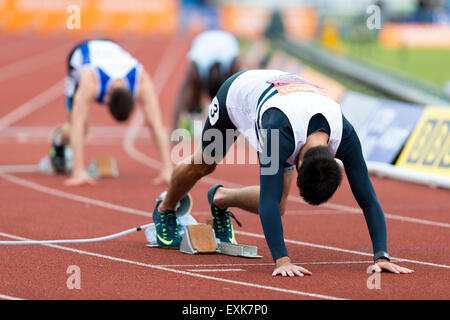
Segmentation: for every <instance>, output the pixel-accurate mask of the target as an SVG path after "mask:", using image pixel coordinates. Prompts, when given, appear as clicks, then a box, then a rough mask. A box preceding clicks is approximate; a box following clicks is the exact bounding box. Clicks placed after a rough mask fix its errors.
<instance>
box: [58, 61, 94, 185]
mask: <svg viewBox="0 0 450 320" xmlns="http://www.w3.org/2000/svg"><path fill="white" fill-rule="evenodd" d="M96 92H97V83H96V80H95V75H94V72H93V71H92V70H90V69H83V70H82V71H81V73H80V81H79V85H78V89H77V92H76V93H75V96H74V98H73V108H72V111H71V113H70V119H69V123H70V146H71V148H72V153H73V169H72V175H71V177H70V178H69V179H67V180H66V181H65V184H66V185H68V186H77V185H81V184H85V183H89V184H93V183H94V180H93V179H92V178H91V177H90V176H89V175H88V173H87V172H86V170H85V167H84V138H85V135H86V133H87V130H88V126H89V112H90V106H91V103H92V101H93V100H94V99H95V94H96Z"/></svg>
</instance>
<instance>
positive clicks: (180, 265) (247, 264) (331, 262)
mask: <svg viewBox="0 0 450 320" xmlns="http://www.w3.org/2000/svg"><path fill="white" fill-rule="evenodd" d="M366 263H368V264H371V263H373V260H364V261H360V260H358V261H320V262H292V264H296V265H304V264H311V265H316V264H317V265H320V264H366ZM273 265H274V264H273V263H212V264H159V265H158V266H160V267H168V268H177V267H178V268H207V267H238V266H242V267H252V266H256V267H259V266H261V267H262V266H273Z"/></svg>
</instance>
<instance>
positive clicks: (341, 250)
mask: <svg viewBox="0 0 450 320" xmlns="http://www.w3.org/2000/svg"><path fill="white" fill-rule="evenodd" d="M234 232H235V233H237V234H241V235H246V236H250V237H254V238H260V239H265V237H264V235H262V234H257V233H251V232H245V231H239V230H235V231H234ZM285 242H286V243H292V244H297V245H301V246H306V247H313V248H319V249H327V250H332V251H338V252H345V253H351V254H358V255H361V256H369V257H372V256H373V254H371V253H366V252H360V251H355V250H348V249H342V248H337V247H331V246H325V245H321V244H315V243H310V242H304V241H297V240H289V239H285ZM391 258H392V259H395V260H397V261H399V262H400V261H401V262H410V263H416V264H423V265H428V266H432V267H438V268H445V269H450V266H449V265H445V264H437V263H431V262H424V261H418V260H410V259H404V258H397V257H391Z"/></svg>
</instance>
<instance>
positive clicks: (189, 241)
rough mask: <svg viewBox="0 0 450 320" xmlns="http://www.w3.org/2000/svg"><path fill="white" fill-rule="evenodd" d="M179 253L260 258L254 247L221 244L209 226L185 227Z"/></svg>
mask: <svg viewBox="0 0 450 320" xmlns="http://www.w3.org/2000/svg"><path fill="white" fill-rule="evenodd" d="M180 251H181V252H183V253H187V254H199V253H200V254H202V253H221V254H226V255H230V256H235V257H244V258H262V256H260V255H258V248H257V247H255V246H247V245H243V244H232V243H224V242H221V241H220V240H219V239H217V238H216V236H215V233H214V229H213V228H212V226H211V225H210V224H198V225H190V226H187V227H186V230H185V232H184V234H183V236H182V237H181V245H180Z"/></svg>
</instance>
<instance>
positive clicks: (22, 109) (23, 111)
mask: <svg viewBox="0 0 450 320" xmlns="http://www.w3.org/2000/svg"><path fill="white" fill-rule="evenodd" d="M63 86H64V80H60V81H58V82H57V83H55V84H54V85H53V86H51V87H50V88H48V89H47V90H45V91H44V92H41V93H40V94H38V95H37V96H35V97H34V98H32V99H30V100H28V101H27V102H25V103H24V104H22V105H20V106H19V107H17V108H14V109H13V110H12V111H11V112H9V113H8V114H6V115H4V116H3V117H2V118H1V119H0V131H2V130H3V129H4V128H6V127H8V126H9V125H11V124H12V123H14V122H16V121H18V120H20V119H22V118H24V117H25V116H27V115H29V114H30V113H32V112H33V111H36V110H37V109H39V108H41V107H43V106H45V105H47V104H48V103H50V102H51V101H53V100H55V99H56V98H58V97H59V96H61V95H62V93H63V91H64V90H63Z"/></svg>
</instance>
